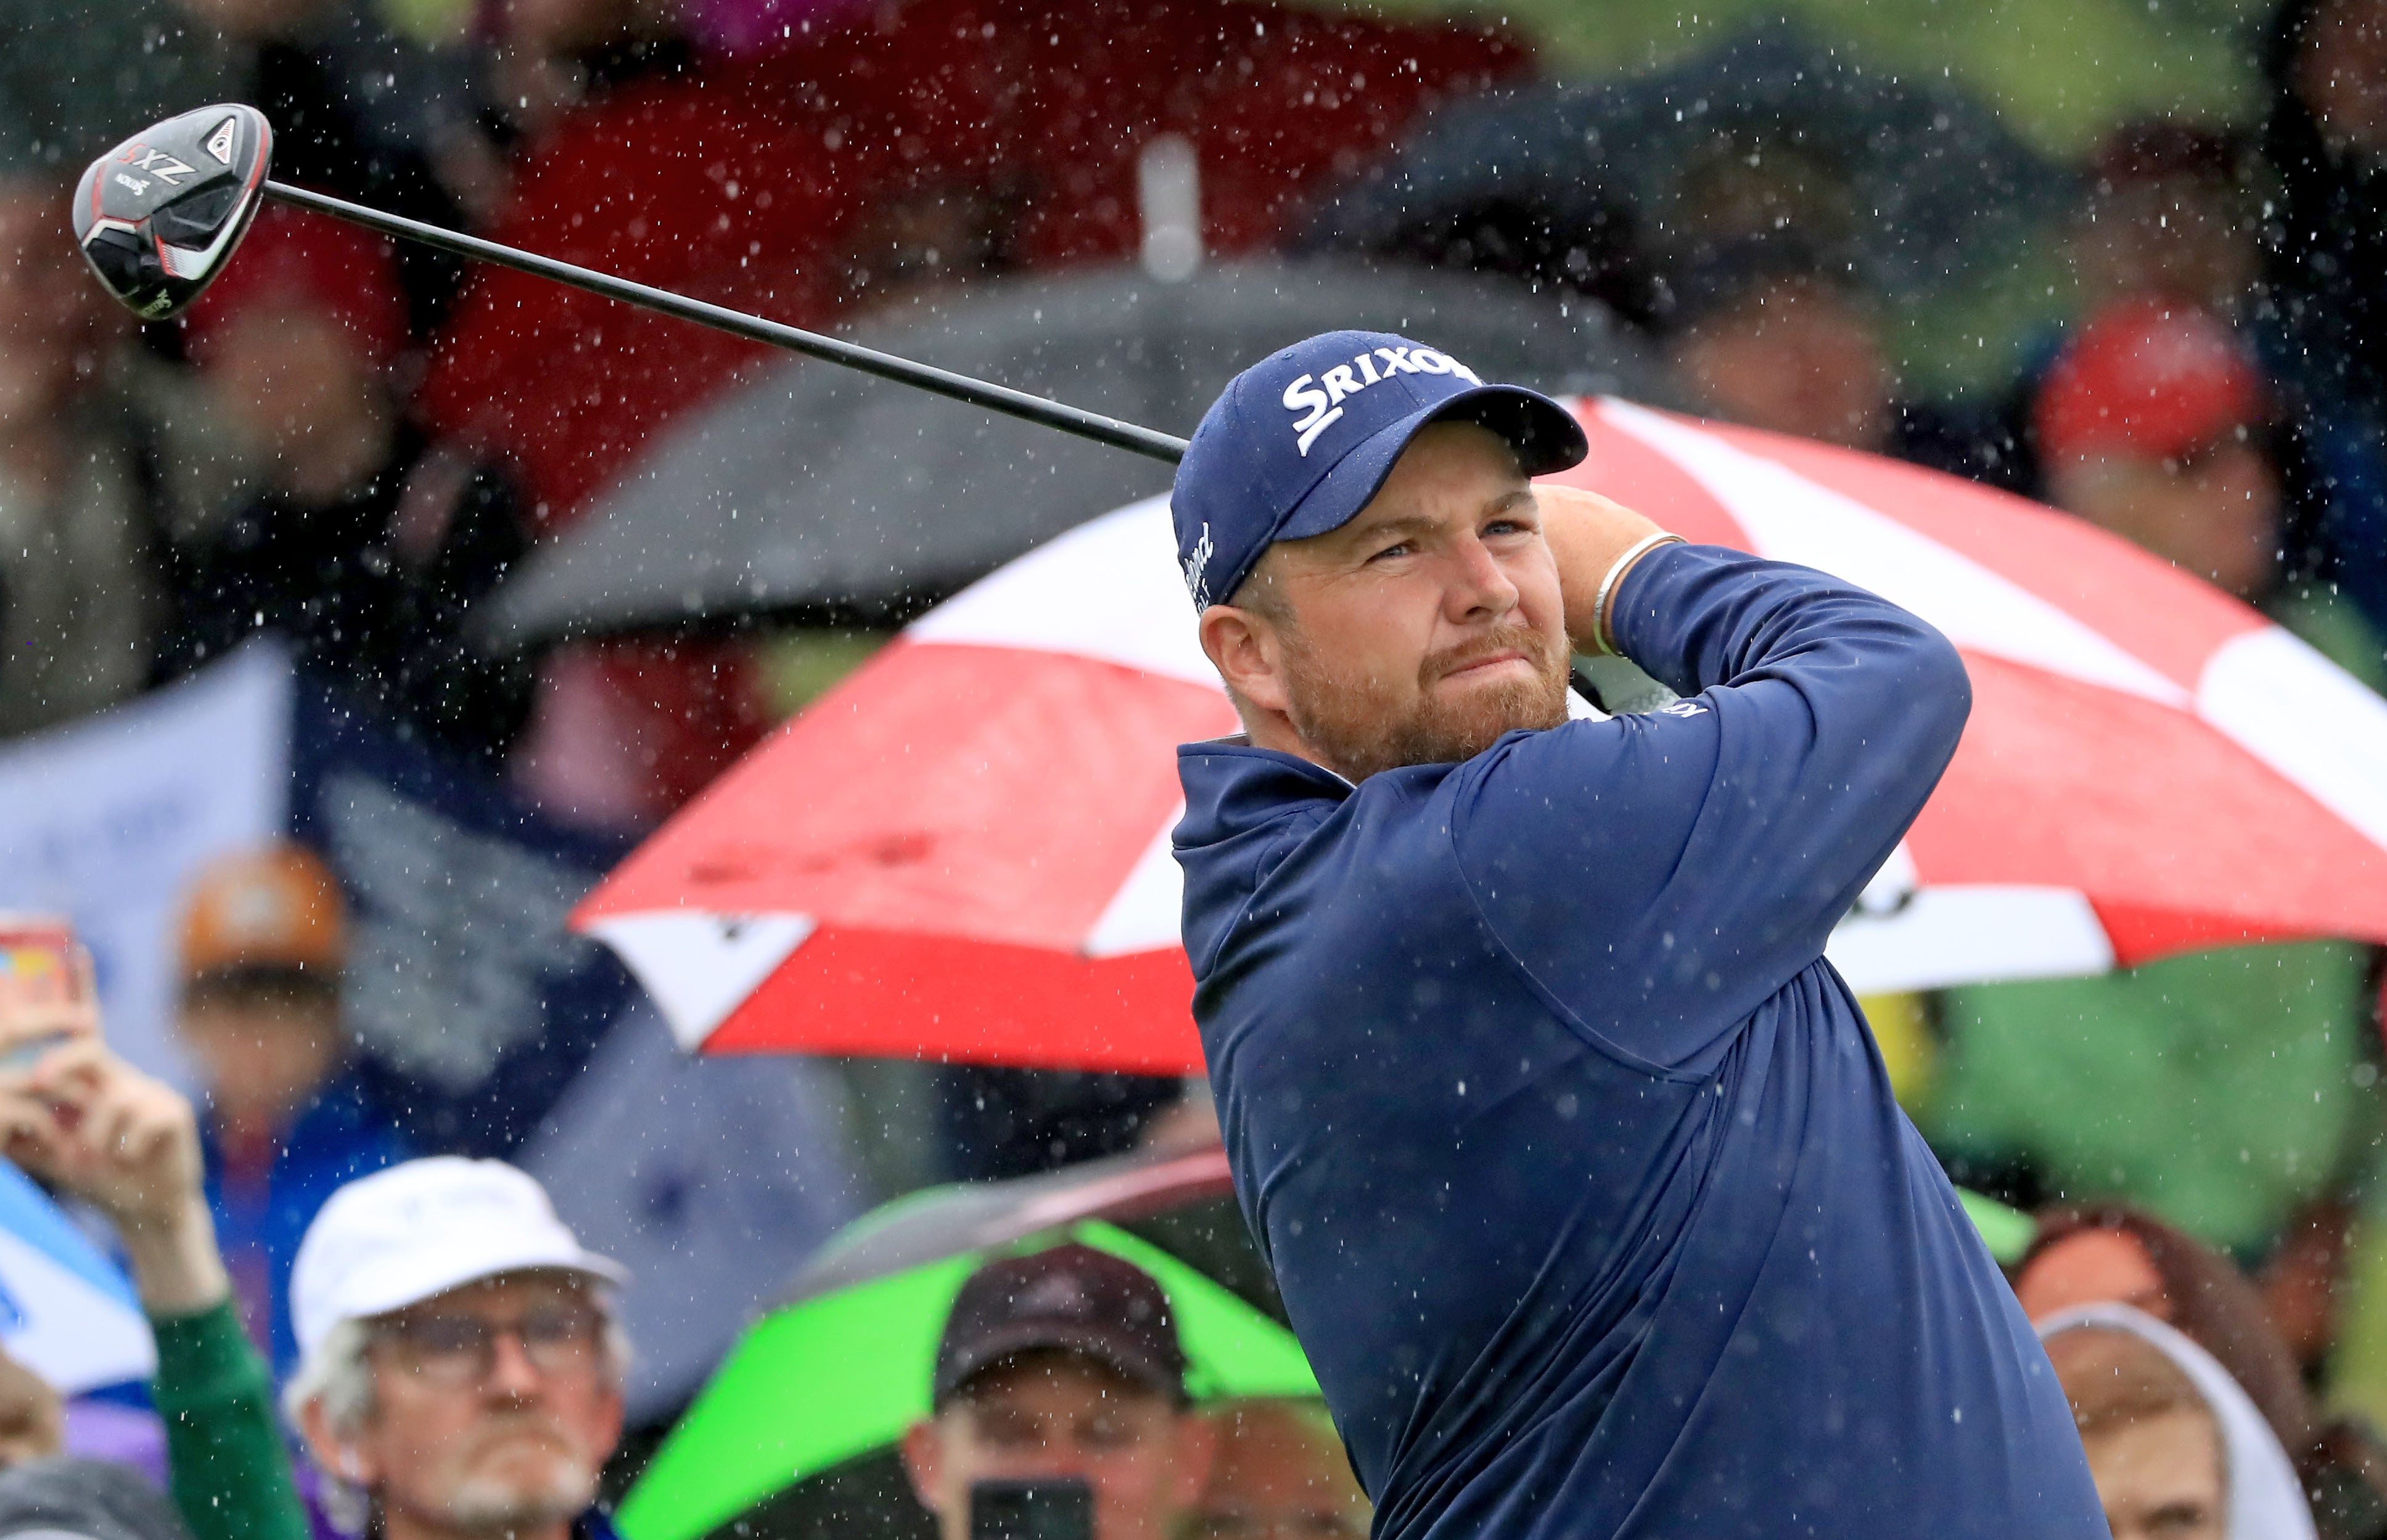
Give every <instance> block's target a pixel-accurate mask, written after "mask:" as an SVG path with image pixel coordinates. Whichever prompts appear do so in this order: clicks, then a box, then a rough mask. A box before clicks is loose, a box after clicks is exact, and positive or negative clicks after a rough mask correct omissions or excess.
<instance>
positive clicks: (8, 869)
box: [0, 643, 291, 1090]
mask: <svg viewBox="0 0 2387 1540" xmlns="http://www.w3.org/2000/svg"><path fill="white" fill-rule="evenodd" d="M290 711H291V680H290V664H289V661H288V659H287V657H286V656H285V655H284V653H283V652H281V651H280V650H277V649H275V648H272V647H271V646H268V645H263V644H255V643H252V644H251V645H249V646H247V647H245V648H243V649H241V650H239V651H237V652H235V653H234V654H233V655H231V656H230V657H228V658H226V659H225V660H224V661H222V662H221V663H216V664H215V665H213V666H212V667H210V668H208V669H206V670H205V671H203V672H201V673H199V674H196V675H193V676H192V677H191V678H189V679H187V680H184V681H183V682H182V683H180V684H176V685H172V686H170V687H168V688H165V689H161V690H158V691H157V692H156V693H155V694H152V695H148V696H145V697H143V698H142V699H141V700H139V701H133V703H131V704H130V705H126V706H121V707H119V708H117V709H116V710H114V711H111V712H106V713H101V714H100V715H98V716H95V717H92V718H90V719H89V720H87V721H83V722H79V723H76V724H75V725H73V726H69V727H61V728H57V729H56V730H53V731H50V732H46V733H39V734H34V735H32V736H29V737H26V738H18V739H16V740H14V741H13V742H9V743H6V744H0V910H19V911H23V910H32V911H39V912H43V913H48V914H61V915H66V916H67V917H68V918H69V919H70V920H72V921H73V922H74V926H75V928H76V930H77V931H78V932H80V933H81V935H82V939H83V940H84V942H85V944H87V945H88V946H89V947H90V948H91V950H92V954H93V956H94V957H95V959H97V962H98V965H99V981H100V997H101V1004H102V1005H103V1006H104V1008H105V1009H106V1011H107V1036H108V1040H109V1041H110V1042H112V1043H113V1044H114V1045H115V1046H116V1048H117V1050H118V1051H119V1052H120V1053H121V1054H124V1055H125V1057H127V1058H129V1059H131V1060H132V1061H133V1063H134V1064H136V1065H138V1066H140V1067H142V1068H144V1069H145V1070H148V1071H149V1072H150V1073H152V1074H155V1075H161V1076H163V1077H165V1078H166V1079H170V1080H172V1081H173V1082H174V1083H175V1084H177V1085H179V1086H182V1087H183V1088H184V1089H185V1090H188V1089H190V1088H191V1086H192V1085H193V1079H192V1076H191V1073H190V1068H189V1066H188V1063H187V1061H186V1060H185V1059H184V1058H183V1054H182V1051H181V1049H180V1048H179V1047H178V1046H177V1045H176V1043H175V1041H174V1039H173V1035H172V1030H171V1025H170V1016H171V1011H172V1004H173V991H174V948H175V936H174V925H175V922H176V918H177V914H178V911H179V908H180V906H181V903H182V898H183V890H184V889H185V887H186V886H187V885H188V884H189V882H190V880H191V878H192V877H194V876H195V875H196V873H197V871H198V869H199V867H200V866H201V865H204V864H206V863H207V862H208V861H209V860H212V859H213V858H215V857H216V856H218V855H221V854H224V853H226V852H232V851H235V850H241V849H246V848H250V847H254V846H256V845H259V844H262V843H264V842H266V841H268V840H271V839H277V838H279V837H280V836H281V835H282V834H283V832H284V829H285V828H286V827H287V822H288V802H289V787H290Z"/></svg>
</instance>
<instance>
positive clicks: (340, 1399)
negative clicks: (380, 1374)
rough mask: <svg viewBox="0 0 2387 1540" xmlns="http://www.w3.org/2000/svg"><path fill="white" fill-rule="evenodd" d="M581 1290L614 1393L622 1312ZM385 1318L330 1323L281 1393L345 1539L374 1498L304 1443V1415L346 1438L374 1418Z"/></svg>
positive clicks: (606, 1297)
mask: <svg viewBox="0 0 2387 1540" xmlns="http://www.w3.org/2000/svg"><path fill="white" fill-rule="evenodd" d="M582 1286H583V1287H584V1288H586V1289H587V1292H588V1295H589V1297H590V1299H591V1300H593V1301H594V1302H595V1304H596V1306H597V1308H598V1310H599V1311H600V1313H601V1314H602V1315H603V1316H604V1318H605V1325H604V1330H603V1332H602V1334H601V1335H600V1337H599V1338H598V1370H599V1371H600V1373H602V1374H603V1375H605V1377H606V1378H607V1379H609V1380H611V1381H613V1383H614V1385H615V1387H616V1388H618V1387H619V1386H620V1385H621V1383H622V1380H623V1378H624V1376H625V1375H626V1374H627V1373H628V1372H629V1369H630V1334H629V1333H628V1332H625V1331H624V1330H623V1329H622V1321H621V1311H620V1310H619V1309H618V1308H617V1307H616V1306H615V1304H614V1299H613V1289H612V1288H610V1287H609V1286H607V1285H606V1284H604V1283H601V1282H599V1281H595V1280H593V1279H590V1280H585V1281H582ZM382 1319H386V1318H385V1317H380V1316H374V1317H355V1316H350V1317H347V1318H344V1319H340V1320H336V1321H335V1322H333V1323H332V1329H331V1330H330V1331H328V1332H324V1333H323V1340H322V1342H319V1343H317V1344H315V1350H314V1351H313V1352H311V1353H309V1354H307V1355H306V1356H305V1357H302V1358H300V1359H299V1361H298V1368H297V1371H296V1372H294V1373H293V1374H292V1375H291V1376H290V1382H289V1383H288V1384H287V1385H285V1386H284V1387H283V1390H282V1414H283V1416H284V1417H285V1418H287V1419H288V1420H289V1422H290V1426H291V1427H292V1428H294V1429H296V1430H297V1432H298V1434H299V1442H300V1443H301V1444H303V1445H306V1448H307V1453H308V1458H309V1459H312V1460H313V1461H314V1464H315V1469H316V1471H317V1472H318V1473H319V1474H320V1475H321V1476H322V1483H321V1487H320V1490H319V1491H318V1493H317V1496H318V1498H319V1499H320V1500H321V1502H322V1507H323V1517H325V1518H326V1519H329V1520H330V1521H332V1524H333V1526H334V1527H335V1528H336V1529H337V1530H339V1532H340V1533H341V1534H365V1533H366V1531H367V1527H368V1525H369V1524H370V1522H371V1521H372V1517H373V1494H372V1493H371V1492H369V1491H367V1490H366V1489H365V1487H364V1486H363V1485H361V1484H360V1483H358V1482H357V1481H356V1480H355V1478H354V1477H352V1476H351V1475H350V1474H349V1473H348V1472H347V1471H345V1470H335V1469H330V1468H327V1467H326V1466H325V1465H324V1464H323V1461H322V1457H321V1456H320V1455H319V1454H318V1453H317V1452H316V1450H315V1446H314V1444H313V1442H312V1441H311V1440H309V1439H308V1438H307V1437H306V1429H307V1423H306V1417H305V1413H306V1409H307V1408H308V1407H310V1406H313V1405H315V1404H317V1403H319V1402H320V1403H321V1404H322V1408H323V1420H324V1421H326V1422H328V1423H330V1424H331V1427H332V1432H333V1433H334V1434H335V1435H337V1436H340V1437H346V1436H347V1435H348V1434H351V1433H357V1432H359V1431H360V1430H361V1429H362V1428H363V1427H364V1425H365V1423H366V1422H367V1421H368V1420H371V1418H372V1417H373V1359H372V1357H371V1351H372V1348H373V1327H374V1325H375V1323H376V1322H378V1321H380V1320H382Z"/></svg>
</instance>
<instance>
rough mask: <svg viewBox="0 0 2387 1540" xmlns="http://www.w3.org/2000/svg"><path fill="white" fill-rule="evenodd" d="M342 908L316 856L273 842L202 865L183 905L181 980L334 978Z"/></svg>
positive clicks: (341, 943)
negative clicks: (240, 974)
mask: <svg viewBox="0 0 2387 1540" xmlns="http://www.w3.org/2000/svg"><path fill="white" fill-rule="evenodd" d="M346 955H347V903H346V901H345V900H343V899H342V898H341V896H340V884H339V881H338V879H337V878H335V877H333V876H332V869H331V868H330V867H329V866H326V865H323V861H322V857H321V856H319V855H317V854H316V853H315V852H312V851H310V850H309V849H307V848H306V847H305V846H303V845H294V844H287V843H284V844H277V845H270V846H267V847H266V848H265V849H263V850H259V851H248V852H241V853H240V854H237V855H228V856H222V857H220V858H219V859H217V860H215V861H212V862H209V863H208V865H207V866H206V867H205V868H203V869H202V870H201V871H200V873H199V876H198V878H197V880H196V881H195V882H193V883H192V884H191V888H190V892H189V895H188V897H186V898H185V899H184V900H183V978H199V977H201V976H203V975H206V974H211V973H224V972H229V971H231V970H234V969H237V968H304V969H306V970H307V971H308V972H309V973H322V974H325V975H336V974H338V972H339V971H340V964H341V961H342V959H343V958H344V957H345V956H346Z"/></svg>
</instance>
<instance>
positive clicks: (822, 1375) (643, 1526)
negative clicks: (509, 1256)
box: [618, 1221, 1318, 1540]
mask: <svg viewBox="0 0 2387 1540" xmlns="http://www.w3.org/2000/svg"><path fill="white" fill-rule="evenodd" d="M1057 1238H1058V1237H1055V1239H1057ZM1067 1238H1069V1239H1073V1240H1078V1241H1081V1242H1083V1243H1086V1244H1087V1245H1090V1246H1094V1247H1098V1248H1099V1249H1101V1250H1104V1251H1107V1252H1110V1253H1111V1254H1112V1255H1114V1256H1121V1257H1124V1258H1126V1259H1127V1260H1128V1261H1130V1262H1132V1263H1134V1264H1135V1265H1136V1266H1137V1267H1139V1268H1142V1269H1143V1270H1144V1271H1146V1272H1148V1273H1150V1274H1151V1275H1152V1276H1153V1277H1154V1278H1156V1279H1157V1280H1159V1281H1160V1285H1161V1287H1162V1288H1163V1289H1164V1290H1166V1291H1167V1292H1168V1304H1169V1308H1170V1310H1171V1311H1172V1312H1174V1314H1175V1316H1176V1320H1177V1331H1178V1335H1179V1337H1180V1339H1181V1341H1182V1343H1183V1344H1184V1347H1185V1356H1186V1359H1187V1362H1188V1366H1189V1367H1188V1370H1187V1387H1186V1388H1187V1389H1188V1390H1190V1391H1191V1392H1192V1393H1193V1395H1194V1396H1195V1397H1196V1398H1197V1399H1204V1400H1209V1399H1230V1398H1236V1397H1242V1396H1263V1395H1266V1396H1276V1395H1317V1394H1318V1381H1317V1379H1316V1377H1315V1376H1313V1375H1312V1374H1311V1373H1310V1370H1309V1360H1308V1359H1307V1357H1304V1356H1303V1354H1302V1351H1301V1346H1300V1344H1298V1343H1296V1342H1295V1340H1294V1337H1293V1333H1292V1332H1288V1331H1286V1330H1285V1329H1284V1328H1283V1327H1282V1326H1279V1325H1278V1324H1277V1323H1276V1322H1274V1321H1272V1320H1270V1319H1268V1318H1267V1317H1266V1316H1263V1315H1262V1314H1260V1313H1259V1312H1258V1311H1257V1310H1255V1309H1253V1308H1252V1307H1251V1306H1248V1305H1246V1304H1244V1302H1243V1301H1242V1300H1240V1299H1238V1298H1236V1297H1235V1296H1234V1295H1233V1294H1231V1293H1229V1292H1228V1291H1227V1290H1226V1289H1225V1288H1223V1287H1222V1286H1220V1285H1219V1284H1218V1283H1215V1282H1213V1281H1210V1280H1209V1279H1207V1278H1205V1277H1204V1276H1203V1275H1202V1274H1201V1273H1199V1272H1197V1271H1196V1270H1194V1269H1193V1268H1191V1267H1188V1266H1187V1265H1186V1264H1185V1263H1183V1262H1181V1261H1179V1260H1178V1259H1177V1258H1176V1257H1174V1256H1170V1255H1169V1254H1168V1253H1167V1252H1165V1251H1162V1250H1161V1249H1160V1248H1159V1247H1157V1246H1154V1245H1151V1244H1149V1243H1145V1242H1143V1241H1140V1240H1138V1239H1136V1238H1135V1237H1134V1236H1132V1235H1130V1234H1128V1233H1127V1232H1126V1231H1122V1230H1118V1229H1117V1228H1115V1227H1113V1226H1111V1225H1106V1224H1103V1223H1101V1222H1100V1221H1088V1222H1086V1223H1083V1224H1080V1225H1077V1226H1074V1227H1072V1228H1071V1229H1070V1230H1069V1231H1067ZM1050 1243H1052V1241H1051V1240H1049V1239H1048V1240H1047V1241H1045V1242H1043V1243H1042V1244H1050ZM1018 1249H1020V1250H1023V1251H1034V1250H1038V1249H1042V1246H1041V1244H1039V1243H1029V1244H1026V1245H1023V1246H1021V1247H1020V1248H1018ZM979 1260H980V1256H979V1255H975V1254H974V1255H967V1256H949V1257H946V1258H944V1259H942V1260H940V1261H936V1262H931V1263H928V1264H927V1265H925V1266H922V1267H918V1268H915V1269H910V1270H907V1271H903V1272H899V1273H896V1274H893V1275H892V1276H889V1277H883V1278H878V1279H875V1280H873V1281H869V1282H866V1283H863V1284H859V1285H856V1286H854V1287H852V1288H847V1289H842V1290H840V1291H838V1292H836V1293H834V1294H826V1295H821V1296H817V1297H815V1298H812V1299H809V1300H806V1301H803V1302H802V1303H800V1304H796V1305H792V1306H788V1307H786V1308H784V1309H780V1310H777V1311H775V1312H773V1313H772V1314H771V1315H770V1316H768V1317H766V1318H764V1319H763V1320H762V1321H761V1322H759V1323H758V1324H757V1325H756V1326H755V1327H754V1328H753V1330H752V1331H751V1332H748V1333H747V1334H746V1337H745V1339H744V1340H743V1341H742V1342H740V1343H739V1344H738V1346H737V1347H736V1348H735V1349H734V1350H733V1351H732V1352H731V1353H730V1355H729V1357H727V1358H726V1360H724V1361H723V1363H722V1366H721V1369H720V1370H719V1371H718V1372H717V1373H715V1374H714V1378H713V1381H712V1382H711V1383H710V1384H708V1385H706V1386H705V1388H704V1392H703V1394H702V1395H700V1396H698V1398H697V1401H696V1404H695V1405H694V1406H693V1407H689V1408H688V1415H687V1416H686V1417H685V1418H683V1419H681V1420H680V1423H679V1425H678V1426H677V1427H676V1428H675V1429H674V1430H673V1431H672V1435H671V1437H670V1438H669V1439H668V1440H667V1441H666V1442H665V1443H664V1445H663V1448H662V1449H661V1450H659V1451H658V1452H657V1453H656V1455H655V1458H654V1462H653V1463H652V1464H650V1466H648V1468H647V1472H646V1474H645V1475H644V1476H643V1477H642V1478H641V1479H640V1481H639V1483H638V1487H637V1488H636V1489H635V1490H634V1491H633V1492H632V1493H631V1494H630V1496H629V1499H628V1500H627V1501H626V1502H625V1503H624V1504H623V1505H622V1510H621V1513H620V1515H619V1516H618V1517H619V1522H620V1525H621V1529H622V1533H623V1534H625V1535H626V1536H628V1540H692V1537H693V1536H696V1535H700V1534H704V1533H705V1532H706V1531H707V1530H709V1529H712V1528H713V1527H714V1525H716V1524H719V1523H722V1522H724V1521H726V1520H729V1519H732V1518H735V1517H736V1516H737V1515H738V1514H739V1512H741V1511H743V1510H744V1509H745V1508H749V1507H751V1506H752V1505H753V1504H755V1503H757V1502H760V1501H761V1500H763V1499H764V1498H765V1497H767V1496H771V1495H772V1494H773V1493H775V1492H777V1491H778V1490H779V1489H780V1488H782V1487H785V1486H788V1485H789V1484H791V1483H795V1482H799V1481H802V1480H803V1479H804V1478H805V1477H807V1476H812V1475H816V1474H818V1473H820V1472H821V1471H827V1470H828V1469H830V1468H831V1467H833V1466H836V1465H839V1464H841V1463H843V1462H844V1461H846V1460H849V1459H852V1458H855V1457H857V1456H860V1455H864V1454H867V1453H869V1452H870V1451H871V1450H873V1449H876V1448H878V1447H880V1446H881V1445H886V1444H890V1443H892V1442H893V1441H894V1440H895V1439H897V1438H899V1437H901V1436H902V1435H903V1430H904V1429H906V1428H908V1427H910V1426H911V1425H912V1424H913V1423H914V1422H916V1421H917V1420H920V1419H921V1418H923V1417H926V1416H927V1415H928V1410H929V1405H928V1385H929V1380H930V1374H931V1370H933V1368H934V1366H935V1361H936V1352H937V1339H938V1338H939V1336H940V1335H941V1333H942V1332H943V1330H944V1322H945V1317H946V1315H947V1314H948V1313H949V1312H950V1311H951V1310H952V1308H953V1303H954V1295H956V1294H959V1293H960V1292H961V1286H962V1284H963V1282H964V1281H966V1280H967V1278H968V1277H969V1275H970V1274H971V1272H973V1271H974V1270H976V1269H977V1267H978V1265H979Z"/></svg>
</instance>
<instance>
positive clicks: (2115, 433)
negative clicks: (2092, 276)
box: [2032, 298, 2264, 460]
mask: <svg viewBox="0 0 2387 1540" xmlns="http://www.w3.org/2000/svg"><path fill="white" fill-rule="evenodd" d="M2263 415H2264V400H2263V382H2262V378H2261V376H2259V375H2258V374H2257V373H2256V372H2254V363H2253V362H2252V361H2251V360H2249V359H2248V358H2247V356H2246V353H2245V350H2244V349H2243V348H2242V347H2239V345H2238V339H2237V338H2236V337H2235V336H2234V335H2231V333H2230V330H2229V327H2228V326H2227V325H2226V324H2224V323H2223V322H2221V321H2219V320H2218V319H2217V318H2216V317H2214V316H2213V315H2212V314H2211V313H2209V312H2207V311H2205V310H2204V309H2199V308H2198V307H2196V306H2195V305H2192V304H2190V303H2188V302H2186V301H2181V300H2171V299H2157V298H2139V299H2123V300H2117V301H2115V303H2113V304H2111V305H2108V306H2106V307H2105V308H2104V309H2101V310H2099V311H2098V312H2097V313H2096V314H2095V315H2093V316H2091V317H2090V319H2089V323H2088V324H2087V325H2085V326H2083V327H2081V328H2080V330H2079V331H2078V333H2077V334H2075V335H2074V336H2073V338H2072V340H2071V341H2070V342H2068V343H2066V344H2065V348H2064V351H2063V352H2062V353H2061V354H2059V355H2057V357H2056V360H2055V365H2054V367H2053V368H2052V369H2050V370H2049V371H2048V372H2047V379H2046V381H2045V383H2044V384H2042V385H2040V390H2039V399H2038V401H2037V402H2036V403H2035V404H2034V407H2033V410H2032V418H2033V423H2034V425H2035V426H2036V427H2037V428H2038V430H2039V449H2040V454H2041V455H2042V456H2044V457H2046V458H2048V459H2051V460H2056V459H2063V458H2065V457H2066V456H2070V455H2074V454H2080V453H2085V452H2090V451H2094V450H2100V449H2103V450H2115V449H2118V450H2121V451H2123V452H2125V453H2130V454H2141V455H2146V456H2150V457H2154V458H2162V459H2172V458H2177V457H2180V456H2184V455H2187V454H2189V453H2191V452H2192V451H2194V450H2196V449H2200V448H2204V447H2205V446H2206V445H2208V444H2211V443H2213V442H2214V441H2215V440H2216V439H2218V438H2220V437H2221V436H2222V435H2225V434H2228V433H2229V432H2230V431H2231V430H2233V429H2235V428H2239V427H2243V426H2247V425H2250V424H2253V423H2259V422H2261V421H2262V420H2263Z"/></svg>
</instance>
